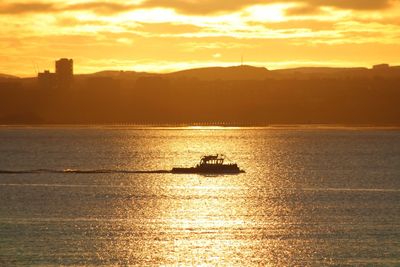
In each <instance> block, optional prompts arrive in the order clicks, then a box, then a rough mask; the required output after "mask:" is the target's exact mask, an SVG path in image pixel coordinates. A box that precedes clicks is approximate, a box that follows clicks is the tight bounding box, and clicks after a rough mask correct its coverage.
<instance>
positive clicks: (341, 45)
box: [0, 0, 400, 76]
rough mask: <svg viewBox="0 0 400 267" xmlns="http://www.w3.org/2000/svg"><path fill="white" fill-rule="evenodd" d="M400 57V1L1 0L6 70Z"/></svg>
mask: <svg viewBox="0 0 400 267" xmlns="http://www.w3.org/2000/svg"><path fill="white" fill-rule="evenodd" d="M242 55H243V57H244V63H245V64H249V65H255V66H264V67H267V68H269V69H277V68H286V67H298V66H344V67H348V66H371V65H372V64H376V63H383V62H385V63H390V64H393V65H396V64H400V0H264V1H263V0H114V1H106V0H104V1H101V0H93V1H79V0H1V1H0V60H1V64H0V73H7V74H15V75H20V76H34V75H35V74H36V71H37V69H39V70H44V69H50V70H52V71H53V69H54V67H53V65H54V60H55V59H58V58H61V57H68V58H73V59H74V61H75V72H76V73H90V72H95V71H100V70H106V69H115V70H120V69H122V70H136V71H153V72H168V71H174V70H180V69H185V68H192V67H204V66H231V65H238V64H240V59H241V56H242Z"/></svg>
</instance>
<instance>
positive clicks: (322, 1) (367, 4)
mask: <svg viewBox="0 0 400 267" xmlns="http://www.w3.org/2000/svg"><path fill="white" fill-rule="evenodd" d="M395 2H397V3H398V2H400V0H269V1H266V0H235V1H232V0H218V1H215V0H146V1H144V2H141V3H137V2H136V3H132V2H131V3H130V4H126V3H120V2H119V3H116V2H106V1H83V2H81V3H78V4H76V3H75V4H65V5H62V4H61V3H57V5H56V4H54V1H53V2H51V1H48V2H44V1H43V2H24V3H11V4H4V3H3V4H0V14H23V13H49V12H63V11H89V12H94V13H97V14H101V15H112V14H115V13H121V12H128V11H131V10H135V9H139V8H158V7H162V8H171V9H174V10H177V11H179V12H181V13H184V14H196V15H208V14H212V13H221V12H234V11H238V10H241V9H243V8H245V7H248V6H252V5H258V4H273V3H300V4H303V7H302V8H299V9H297V10H296V9H293V10H291V11H290V12H289V14H290V13H295V14H299V13H302V12H305V13H310V12H311V11H315V10H318V8H319V7H335V8H340V9H352V10H380V9H384V8H387V7H390V6H391V4H393V3H395Z"/></svg>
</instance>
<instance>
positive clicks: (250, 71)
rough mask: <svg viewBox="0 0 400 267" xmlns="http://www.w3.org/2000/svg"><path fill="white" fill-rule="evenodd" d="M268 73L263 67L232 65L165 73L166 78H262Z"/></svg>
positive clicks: (233, 79)
mask: <svg viewBox="0 0 400 267" xmlns="http://www.w3.org/2000/svg"><path fill="white" fill-rule="evenodd" d="M268 74H269V71H268V69H266V68H264V67H253V66H247V65H243V66H234V67H209V68H198V69H189V70H182V71H177V72H173V73H169V74H165V77H168V78H191V79H198V80H232V81H235V80H264V79H265V78H266V77H267V75H268Z"/></svg>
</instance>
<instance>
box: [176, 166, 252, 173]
mask: <svg viewBox="0 0 400 267" xmlns="http://www.w3.org/2000/svg"><path fill="white" fill-rule="evenodd" d="M171 173H177V174H180V173H182V174H185V173H186V174H239V173H244V171H243V170H241V169H239V168H238V167H234V166H225V167H222V168H221V166H219V167H218V168H213V167H207V168H199V167H192V168H173V169H172V170H171Z"/></svg>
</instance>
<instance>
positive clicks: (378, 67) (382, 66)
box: [372, 64, 390, 70]
mask: <svg viewBox="0 0 400 267" xmlns="http://www.w3.org/2000/svg"><path fill="white" fill-rule="evenodd" d="M389 68H390V66H389V64H378V65H374V66H373V67H372V69H373V70H387V69H389Z"/></svg>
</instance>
